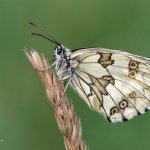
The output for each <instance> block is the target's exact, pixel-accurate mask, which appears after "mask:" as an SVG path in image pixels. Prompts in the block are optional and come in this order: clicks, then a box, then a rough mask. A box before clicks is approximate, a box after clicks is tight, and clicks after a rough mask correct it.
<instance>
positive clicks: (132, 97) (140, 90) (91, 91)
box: [72, 51, 150, 122]
mask: <svg viewBox="0 0 150 150" xmlns="http://www.w3.org/2000/svg"><path fill="white" fill-rule="evenodd" d="M105 52H106V53H110V52H109V51H105ZM102 53H103V52H102V51H101V54H102ZM100 56H102V55H100V54H98V53H97V52H95V53H89V55H88V54H86V56H85V54H83V55H81V56H79V59H80V58H81V59H80V60H82V61H80V64H79V66H78V67H77V69H76V70H77V71H76V76H75V78H74V79H73V80H72V84H74V85H73V86H74V88H75V89H76V90H77V91H78V92H79V94H80V95H81V97H83V99H84V100H85V101H86V102H87V103H88V105H89V107H91V108H92V109H93V110H95V111H97V112H99V113H101V114H102V115H103V116H104V117H105V118H107V119H108V120H110V121H111V122H118V121H126V120H129V119H131V118H133V117H134V116H137V115H139V114H142V113H144V112H145V111H147V110H148V109H149V108H150V67H149V66H150V65H149V62H150V60H149V59H147V58H143V57H138V56H134V55H130V54H128V53H124V52H119V53H113V52H111V53H110V56H111V58H109V60H106V61H98V60H100ZM102 60H103V59H102ZM101 62H102V64H101ZM104 77H106V79H108V77H109V78H110V77H112V80H110V79H108V80H107V81H109V82H108V83H107V84H104V85H103V84H101V83H100V82H99V81H101V80H102V79H104ZM113 79H114V82H113ZM105 81H106V80H105ZM75 82H80V85H77V84H76V85H75ZM77 86H78V89H77ZM87 87H89V88H87ZM81 89H82V90H84V94H83V93H81ZM85 89H86V90H85ZM87 89H88V90H87ZM83 95H84V96H83Z"/></svg>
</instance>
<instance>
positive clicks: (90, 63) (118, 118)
mask: <svg viewBox="0 0 150 150" xmlns="http://www.w3.org/2000/svg"><path fill="white" fill-rule="evenodd" d="M32 25H34V24H32ZM34 26H35V25H34ZM33 35H38V36H42V37H44V38H46V39H48V40H50V41H51V42H53V43H54V44H56V47H55V49H54V56H55V62H54V63H53V65H55V71H56V74H57V76H58V77H59V79H60V80H65V81H66V80H69V81H68V84H67V85H71V86H72V87H73V89H74V90H75V91H76V92H77V93H78V94H79V95H80V96H81V98H82V99H83V100H84V101H85V102H86V103H87V105H88V106H89V107H90V108H91V109H92V110H94V111H96V112H98V113H99V114H101V115H102V116H104V117H105V118H106V119H107V120H108V121H109V122H113V123H114V122H122V121H124V122H125V121H128V120H130V119H131V118H134V117H135V116H138V115H141V114H143V113H145V112H146V111H148V110H149V109H150V59H149V58H145V57H142V56H137V55H133V54H130V53H127V52H123V51H120V50H110V49H105V48H81V49H76V50H73V51H70V50H69V49H68V48H66V47H64V46H63V45H62V44H60V43H59V42H58V41H56V40H55V39H54V38H53V37H51V36H50V35H49V37H46V36H43V35H41V34H37V33H33ZM66 87H67V86H66Z"/></svg>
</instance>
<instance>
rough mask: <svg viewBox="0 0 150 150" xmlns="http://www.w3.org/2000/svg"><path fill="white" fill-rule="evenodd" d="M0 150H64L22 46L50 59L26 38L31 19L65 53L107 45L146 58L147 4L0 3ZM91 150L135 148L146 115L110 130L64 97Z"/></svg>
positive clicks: (149, 134)
mask: <svg viewBox="0 0 150 150" xmlns="http://www.w3.org/2000/svg"><path fill="white" fill-rule="evenodd" d="M0 19H1V20H0V68H1V69H0V150H64V149H65V147H64V143H63V138H62V135H61V134H60V131H59V129H58V128H57V125H56V121H55V117H54V111H53V109H52V107H51V106H50V104H49V102H48V100H47V97H46V95H45V91H44V88H43V85H42V83H41V81H40V79H39V77H38V76H37V74H36V72H35V71H34V70H33V69H32V67H31V65H30V64H29V62H28V60H27V58H26V56H25V54H24V52H23V48H24V47H26V48H28V49H31V48H34V49H36V50H37V51H38V52H39V53H42V54H45V55H46V57H48V58H49V59H50V60H51V59H52V58H53V55H52V54H53V46H54V45H53V44H52V43H50V42H48V41H47V40H45V39H41V38H38V37H34V36H31V32H35V31H36V32H38V30H36V29H34V28H33V27H31V26H29V25H28V24H27V22H28V21H34V22H35V23H37V24H38V25H39V26H42V27H43V28H44V29H45V31H47V32H48V33H50V34H52V35H53V36H54V37H55V38H56V39H58V40H59V41H60V42H61V43H63V44H64V45H65V46H67V47H68V48H70V49H75V48H80V47H91V46H92V47H105V48H110V49H121V50H126V51H127V52H130V53H134V54H138V55H142V56H147V57H150V1H148V0H147V1H146V0H74V1H71V0H45V1H44V0H43V1H36V0H0ZM67 93H68V97H69V99H70V100H71V101H72V102H73V105H74V108H75V111H76V112H77V114H78V116H80V118H81V121H82V128H83V138H84V140H85V141H86V142H87V144H88V145H89V147H90V150H108V149H111V150H120V149H121V150H133V149H136V150H141V149H147V147H149V143H150V113H146V114H144V115H142V116H140V117H137V118H135V119H133V120H131V121H129V122H127V123H117V124H110V123H108V122H107V121H105V120H104V118H103V117H101V116H100V115H99V114H97V113H95V112H93V111H91V110H90V109H89V108H88V107H87V105H86V104H85V103H84V102H83V101H82V100H81V99H80V98H79V97H78V96H77V94H76V93H74V91H73V90H72V89H70V88H69V89H68V91H67Z"/></svg>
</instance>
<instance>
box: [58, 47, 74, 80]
mask: <svg viewBox="0 0 150 150" xmlns="http://www.w3.org/2000/svg"><path fill="white" fill-rule="evenodd" d="M70 54H71V52H70V50H69V49H67V48H65V47H64V46H63V45H61V46H58V47H56V48H55V58H56V66H55V70H56V73H57V75H58V77H59V79H60V80H65V79H67V78H69V77H71V76H72V75H73V74H74V68H73V67H72V66H71V58H70Z"/></svg>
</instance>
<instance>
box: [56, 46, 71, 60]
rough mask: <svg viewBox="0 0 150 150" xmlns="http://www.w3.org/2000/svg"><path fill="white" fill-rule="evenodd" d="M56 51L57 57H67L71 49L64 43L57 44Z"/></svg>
mask: <svg viewBox="0 0 150 150" xmlns="http://www.w3.org/2000/svg"><path fill="white" fill-rule="evenodd" d="M54 51H55V58H56V59H60V58H65V57H66V56H68V54H70V50H69V49H68V48H65V47H64V46H63V45H58V46H56V47H55V50H54Z"/></svg>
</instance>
